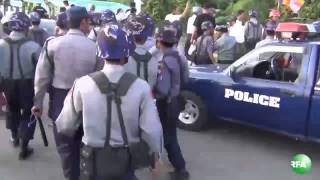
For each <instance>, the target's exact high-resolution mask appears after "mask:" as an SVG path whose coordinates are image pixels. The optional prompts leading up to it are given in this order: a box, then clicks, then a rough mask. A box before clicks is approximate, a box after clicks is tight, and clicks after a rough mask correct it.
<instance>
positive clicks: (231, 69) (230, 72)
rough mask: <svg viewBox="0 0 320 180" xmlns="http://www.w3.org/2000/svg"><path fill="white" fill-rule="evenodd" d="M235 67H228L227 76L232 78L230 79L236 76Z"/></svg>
mask: <svg viewBox="0 0 320 180" xmlns="http://www.w3.org/2000/svg"><path fill="white" fill-rule="evenodd" d="M236 69H237V68H236V67H234V66H231V67H230V70H229V76H230V77H231V78H232V79H235V78H236V76H237V75H236Z"/></svg>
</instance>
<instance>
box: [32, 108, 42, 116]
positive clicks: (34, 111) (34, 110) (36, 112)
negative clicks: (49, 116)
mask: <svg viewBox="0 0 320 180" xmlns="http://www.w3.org/2000/svg"><path fill="white" fill-rule="evenodd" d="M31 112H32V114H33V115H35V116H36V117H41V115H42V109H41V108H39V107H37V106H33V107H32V109H31Z"/></svg>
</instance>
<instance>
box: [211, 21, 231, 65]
mask: <svg viewBox="0 0 320 180" xmlns="http://www.w3.org/2000/svg"><path fill="white" fill-rule="evenodd" d="M215 30H216V36H217V40H216V42H215V43H214V51H215V53H214V55H213V56H214V58H215V60H216V62H217V63H220V64H232V63H233V62H234V61H235V60H236V59H235V52H236V43H237V42H236V39H235V38H234V37H232V36H229V34H228V28H227V26H225V25H220V26H217V27H216V29H215Z"/></svg>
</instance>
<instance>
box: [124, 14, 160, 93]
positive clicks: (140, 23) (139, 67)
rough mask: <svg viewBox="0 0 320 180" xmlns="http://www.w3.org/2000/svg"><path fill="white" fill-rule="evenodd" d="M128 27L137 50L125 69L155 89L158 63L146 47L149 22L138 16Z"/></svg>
mask: <svg viewBox="0 0 320 180" xmlns="http://www.w3.org/2000/svg"><path fill="white" fill-rule="evenodd" d="M126 26H127V28H128V29H129V30H130V31H131V33H132V34H133V39H134V43H135V46H136V48H135V50H134V52H133V53H132V54H131V55H130V57H129V61H128V63H127V64H126V65H125V69H126V70H127V71H128V72H131V73H133V74H135V75H137V76H138V77H140V78H142V79H144V80H145V81H147V82H148V83H149V85H150V86H151V87H153V86H154V85H155V82H156V79H157V73H158V61H157V60H156V59H155V58H153V57H152V55H151V54H150V53H149V52H148V49H147V47H146V46H145V42H146V39H147V36H148V29H147V20H146V19H145V18H144V17H142V16H136V17H133V18H131V19H130V21H128V22H127V24H126Z"/></svg>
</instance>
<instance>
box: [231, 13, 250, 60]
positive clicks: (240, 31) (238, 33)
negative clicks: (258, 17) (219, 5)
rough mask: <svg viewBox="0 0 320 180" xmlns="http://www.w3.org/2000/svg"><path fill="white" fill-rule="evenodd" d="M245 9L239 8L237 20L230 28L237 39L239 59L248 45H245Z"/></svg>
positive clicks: (237, 57)
mask: <svg viewBox="0 0 320 180" xmlns="http://www.w3.org/2000/svg"><path fill="white" fill-rule="evenodd" d="M244 22H245V11H244V10H239V11H238V13H237V20H236V23H235V24H234V25H233V26H232V27H231V28H230V33H229V35H230V36H233V37H234V38H235V39H236V41H237V45H236V53H235V58H236V59H239V58H240V57H242V56H243V55H244V54H245V53H246V52H247V51H246V47H245V45H244V41H245V39H244V31H245V26H244Z"/></svg>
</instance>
